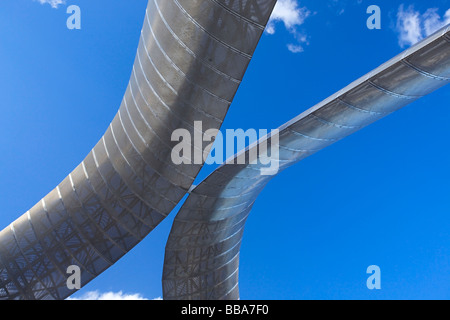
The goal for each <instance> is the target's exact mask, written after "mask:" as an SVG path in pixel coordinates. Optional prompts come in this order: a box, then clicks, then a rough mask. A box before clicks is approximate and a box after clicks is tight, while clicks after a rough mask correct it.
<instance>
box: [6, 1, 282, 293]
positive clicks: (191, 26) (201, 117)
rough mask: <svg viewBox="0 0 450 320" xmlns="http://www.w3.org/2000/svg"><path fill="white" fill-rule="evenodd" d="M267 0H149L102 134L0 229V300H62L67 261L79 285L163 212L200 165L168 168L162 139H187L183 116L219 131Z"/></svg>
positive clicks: (189, 123) (268, 8) (269, 4)
mask: <svg viewBox="0 0 450 320" xmlns="http://www.w3.org/2000/svg"><path fill="white" fill-rule="evenodd" d="M275 2H276V0H240V1H236V0H149V2H148V7H147V10H146V13H145V18H144V23H143V27H142V32H141V36H140V40H139V46H138V49H137V54H136V59H135V62H134V66H133V70H132V72H131V77H130V81H129V84H128V87H127V90H126V93H125V95H124V98H123V101H122V103H121V106H120V109H119V111H118V113H117V115H116V116H115V118H114V120H113V121H112V122H111V124H110V126H109V127H108V129H107V131H106V133H105V135H104V136H103V137H102V139H101V140H100V141H99V142H98V143H97V145H96V146H95V147H94V148H93V150H92V151H91V152H90V153H89V154H88V156H87V157H86V158H85V159H84V161H83V162H82V163H81V164H80V165H79V166H78V167H77V168H75V170H74V171H73V172H72V173H71V174H69V176H67V177H66V178H65V179H64V180H63V181H62V182H61V184H59V185H58V186H57V187H56V188H55V189H54V190H53V191H51V192H50V193H49V194H48V195H47V196H45V197H44V198H43V199H42V200H41V201H39V202H38V203H37V204H36V205H35V206H34V207H33V208H31V209H30V210H29V211H28V212H27V213H25V214H24V215H23V216H21V217H20V218H19V219H17V220H16V221H14V222H13V223H12V224H11V225H10V226H8V227H7V228H5V229H4V230H2V231H1V232H0V299H64V298H66V297H68V296H69V295H71V294H72V293H74V291H73V290H69V289H68V288H67V286H66V281H67V278H68V276H69V275H68V274H66V270H67V267H68V266H71V265H76V266H79V267H80V268H81V284H82V286H83V285H85V284H87V283H88V282H89V281H91V280H92V279H94V278H95V277H97V276H98V275H99V274H101V273H102V272H103V271H104V270H106V269H107V268H108V267H110V266H111V265H113V264H114V263H115V262H116V261H118V260H119V259H120V258H121V257H122V256H123V255H124V254H126V253H127V252H128V251H129V250H131V249H132V248H133V247H134V246H135V245H136V244H138V243H139V242H140V241H141V240H142V239H143V238H144V237H145V236H147V235H148V234H149V233H150V232H151V231H152V230H153V229H154V228H155V227H156V226H157V225H158V224H159V223H160V222H161V221H162V220H163V219H164V218H165V217H166V216H167V215H168V214H169V213H170V212H171V211H172V210H173V208H174V207H175V206H176V204H177V203H178V202H179V201H180V200H181V199H182V198H183V196H184V195H185V194H186V192H187V191H188V190H189V188H190V187H191V185H192V182H193V181H194V179H195V177H196V176H197V174H198V172H199V170H200V169H201V167H202V165H195V164H194V165H174V164H173V163H172V161H171V150H172V148H173V147H174V145H175V142H172V141H171V134H172V132H173V131H174V130H175V129H180V128H181V129H186V130H188V131H189V132H190V133H191V134H194V121H202V122H203V124H204V126H203V127H204V128H205V131H206V129H219V128H220V126H221V124H222V122H223V119H224V117H225V115H226V113H227V111H228V108H229V106H230V104H231V102H232V100H233V98H234V95H235V93H236V91H237V89H238V87H239V85H240V83H241V81H242V78H243V76H244V73H245V71H246V69H247V66H248V64H249V62H250V60H251V58H252V55H253V53H254V50H255V48H256V45H257V43H258V41H259V38H260V36H261V34H262V32H263V30H264V28H265V25H266V24H267V21H268V19H269V16H270V14H271V12H272V10H273V6H274V5H275ZM202 134H203V132H202ZM203 147H206V145H204V146H203Z"/></svg>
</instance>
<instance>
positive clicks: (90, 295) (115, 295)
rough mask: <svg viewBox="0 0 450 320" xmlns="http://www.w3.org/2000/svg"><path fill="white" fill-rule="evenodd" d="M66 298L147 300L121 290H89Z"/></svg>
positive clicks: (137, 294)
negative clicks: (78, 295)
mask: <svg viewBox="0 0 450 320" xmlns="http://www.w3.org/2000/svg"><path fill="white" fill-rule="evenodd" d="M67 300H149V299H147V298H144V297H143V296H142V295H141V294H139V293H132V294H126V293H123V292H122V291H119V292H103V293H101V292H99V291H89V292H87V293H85V294H83V295H82V296H80V297H75V298H68V299H67ZM153 300H161V298H156V299H153Z"/></svg>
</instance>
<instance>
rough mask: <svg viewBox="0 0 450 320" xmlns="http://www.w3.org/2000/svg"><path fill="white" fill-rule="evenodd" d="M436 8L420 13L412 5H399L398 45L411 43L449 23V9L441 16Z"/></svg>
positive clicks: (403, 45) (402, 45)
mask: <svg viewBox="0 0 450 320" xmlns="http://www.w3.org/2000/svg"><path fill="white" fill-rule="evenodd" d="M438 11H439V9H438V8H430V9H427V11H425V13H423V14H421V13H420V12H419V11H416V10H415V9H414V7H413V6H409V7H408V8H406V9H405V6H404V5H403V4H402V5H400V7H399V9H398V13H397V31H398V32H399V45H400V46H401V47H402V48H403V47H405V46H409V45H413V44H415V43H417V42H419V41H420V40H422V39H424V38H426V37H427V36H429V35H431V34H432V33H434V32H435V31H437V30H439V29H440V28H442V27H444V26H445V25H447V24H449V23H450V9H448V10H447V11H446V12H445V14H444V16H443V17H441V16H440V15H439V13H438Z"/></svg>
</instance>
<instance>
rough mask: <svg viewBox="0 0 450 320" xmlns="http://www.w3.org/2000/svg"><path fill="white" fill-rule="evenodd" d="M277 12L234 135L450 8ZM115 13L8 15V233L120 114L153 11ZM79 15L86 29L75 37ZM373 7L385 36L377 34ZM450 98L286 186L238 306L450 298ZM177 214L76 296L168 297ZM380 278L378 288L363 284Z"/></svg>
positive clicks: (273, 204)
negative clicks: (374, 275) (377, 274)
mask: <svg viewBox="0 0 450 320" xmlns="http://www.w3.org/2000/svg"><path fill="white" fill-rule="evenodd" d="M280 1H281V0H280ZM281 2H282V4H280V5H279V7H278V8H277V11H276V12H275V13H274V16H273V17H274V20H272V23H271V24H270V25H269V28H268V29H267V31H268V32H266V33H265V34H264V35H263V37H262V38H261V41H260V44H259V46H258V48H257V50H256V52H255V55H254V58H253V60H252V62H251V64H250V66H249V69H248V71H247V73H246V75H245V78H244V81H243V83H242V85H241V87H240V88H239V91H238V93H237V95H236V97H235V100H234V102H233V104H232V106H231V108H230V111H229V113H228V115H227V117H226V119H225V122H224V125H223V130H225V129H237V128H243V129H249V128H255V129H274V128H277V127H279V126H280V125H281V124H283V123H284V122H286V121H288V120H289V119H291V118H293V117H294V116H296V115H298V114H299V113H301V112H302V111H304V110H306V109H308V108H310V107H312V106H313V105H315V104H316V103H318V102H320V101H321V100H323V99H325V98H326V97H328V96H329V95H331V94H333V93H335V92H336V91H338V90H339V89H341V88H342V87H344V86H346V85H347V84H349V83H350V82H352V81H354V80H356V79H357V78H359V77H361V76H363V75H364V74H366V73H367V72H369V71H371V70H372V69H374V68H376V67H377V66H379V65H380V64H382V63H383V62H385V61H386V60H388V59H390V58H392V57H393V56H395V55H396V54H398V53H400V52H401V51H402V50H404V49H406V48H407V47H408V46H410V45H411V44H412V43H414V42H416V41H418V40H420V39H421V38H423V37H424V36H426V35H427V34H428V33H429V32H431V31H432V29H433V28H436V27H437V26H439V25H442V24H444V23H445V21H450V11H447V10H448V9H449V8H450V1H449V0H440V1H438V0H429V1H410V0H402V1H397V0H390V1H387V0H374V1H366V0H362V1H358V0H354V1H353V0H352V1H350V0H344V1H336V0H321V1H317V0H299V1H294V0H290V1H289V0H283V1H281ZM106 3H107V2H106V1H92V0H91V1H87V0H77V1H71V0H67V1H66V2H63V1H53V2H52V1H45V0H39V1H33V0H2V1H1V2H0V70H1V72H0V96H1V97H2V99H1V101H0V111H1V113H2V117H1V118H0V146H1V148H2V153H3V154H2V157H0V181H1V184H0V199H1V203H2V212H1V213H0V228H1V229H3V228H4V227H6V226H7V225H8V224H9V223H11V222H12V221H13V220H15V219H16V218H17V217H19V216H20V215H21V214H23V213H24V212H26V211H27V210H28V209H29V208H30V207H32V206H33V205H34V204H35V203H36V202H37V201H39V200H40V199H41V198H42V197H43V196H45V195H46V194H47V193H48V192H49V191H50V190H52V189H53V188H54V187H55V186H56V185H57V184H59V182H61V180H62V179H63V178H64V177H65V176H66V175H67V174H69V173H70V172H71V171H72V170H73V169H74V168H75V166H76V165H78V164H79V163H80V162H81V161H82V160H83V159H84V157H85V156H86V154H87V153H88V152H89V151H90V150H91V148H92V147H93V146H94V145H95V143H96V142H97V141H98V140H99V138H100V137H101V136H102V135H103V133H104V131H105V130H106V128H107V126H108V125H109V123H110V121H111V120H112V119H113V117H114V115H115V113H116V112H117V109H118V108H119V105H120V102H121V99H122V96H123V94H124V92H125V88H126V85H127V84H128V80H129V76H130V73H131V68H132V64H133V62H134V57H135V53H136V48H137V44H138V39H139V34H140V29H141V26H142V21H143V17H144V12H145V8H146V5H147V1H146V0H135V1H112V2H108V3H107V4H106ZM71 4H76V5H78V6H79V7H80V8H81V16H82V29H81V30H68V29H67V27H66V19H67V18H68V16H69V15H68V14H67V13H66V8H67V6H68V5H71ZM372 4H376V5H378V6H379V7H380V8H381V16H382V28H381V30H369V29H368V28H367V27H366V20H367V18H368V17H369V15H368V14H367V13H366V9H367V7H368V6H369V5H372ZM449 101H450V88H449V87H448V86H447V87H445V88H442V89H440V90H439V91H437V92H435V93H433V94H431V95H429V96H427V97H425V98H424V99H422V100H419V101H418V102H415V103H413V104H412V105H410V106H408V107H406V108H404V109H402V110H400V111H398V112H397V113H394V114H393V115H391V116H389V117H387V118H385V119H383V120H381V121H379V122H377V123H375V124H373V125H371V126H369V127H367V128H365V129H363V130H362V131H360V132H357V133H356V134H354V135H352V136H350V137H348V138H346V139H345V140H343V141H341V142H338V143H336V144H334V145H332V146H330V147H328V148H327V149H324V150H322V151H321V152H319V153H317V154H315V155H313V156H311V157H310V158H308V159H306V160H304V161H302V162H301V163H299V164H297V165H296V166H294V167H292V168H290V169H288V170H286V171H285V172H283V173H281V174H280V175H279V176H277V177H276V178H275V179H274V180H273V181H272V182H271V183H270V184H269V185H268V186H267V188H266V189H265V190H264V191H263V193H262V194H261V195H260V197H259V199H258V200H257V202H256V204H255V206H254V208H253V211H252V213H251V215H250V218H249V220H248V222H247V225H246V229H245V234H244V240H243V244H242V249H241V265H240V291H241V298H242V299H450V231H449V230H450V219H449V212H450V196H449V194H450V166H449V163H450V148H448V146H449V145H450V144H449V142H448V141H449V138H450V133H449V132H448V123H449V122H450V110H449V109H448V105H449ZM214 168H215V167H214V166H207V167H205V168H204V170H202V172H201V174H200V175H199V177H198V181H201V180H202V179H203V178H204V177H205V176H206V175H207V174H208V173H209V172H211V171H212V170H213V169H214ZM175 213H176V210H174V212H172V214H171V215H170V216H169V217H168V218H167V219H166V220H165V221H164V222H163V223H161V224H160V225H159V226H158V227H157V228H156V229H155V230H154V231H153V232H152V233H151V234H150V235H149V236H148V237H147V238H146V239H145V240H144V241H142V242H141V243H140V244H139V245H138V246H137V247H136V248H135V249H134V250H133V251H132V252H130V253H129V254H127V255H126V256H125V257H124V258H123V259H122V260H120V261H119V262H118V263H117V264H116V265H114V266H113V267H111V268H110V269H108V270H107V271H106V272H105V273H103V274H102V275H100V276H99V277H98V278H97V279H95V280H94V281H92V282H91V283H89V284H88V285H87V286H86V287H84V288H83V289H82V290H81V291H80V292H78V293H77V294H76V295H75V297H81V298H83V297H87V296H88V297H89V298H99V296H101V295H102V294H103V293H109V297H111V296H112V295H114V294H115V295H116V296H119V297H120V298H123V297H124V296H127V295H131V297H132V298H136V297H144V298H148V299H153V298H157V297H160V296H161V295H162V292H161V275H162V265H163V257H164V246H165V243H166V240H167V236H168V233H169V231H170V227H171V222H172V220H173V218H174V216H175ZM370 265H378V266H379V267H380V268H381V286H382V287H381V290H368V289H367V287H366V280H367V278H368V276H369V275H368V274H366V269H367V267H368V266H370ZM92 292H97V293H92ZM120 292H122V295H118V294H117V293H120Z"/></svg>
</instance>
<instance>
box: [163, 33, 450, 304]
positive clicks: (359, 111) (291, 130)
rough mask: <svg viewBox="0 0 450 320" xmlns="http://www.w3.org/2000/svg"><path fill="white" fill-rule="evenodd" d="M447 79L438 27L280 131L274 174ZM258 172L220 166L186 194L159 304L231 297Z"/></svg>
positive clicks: (446, 41) (445, 37)
mask: <svg viewBox="0 0 450 320" xmlns="http://www.w3.org/2000/svg"><path fill="white" fill-rule="evenodd" d="M449 82H450V27H446V28H444V29H442V30H440V31H438V32H437V33H435V34H434V35H432V36H430V37H429V38H427V39H425V40H424V41H422V42H421V43H419V44H417V45H415V46H414V47H412V48H410V49H408V50H406V51H405V52H404V53H402V54H401V55H399V56H397V57H395V58H393V59H392V60H390V61H388V62H387V63H385V64H383V65H382V66H380V67H379V68H377V69H375V70H374V71H372V72H370V73H369V74H367V75H366V76H364V77H362V78H361V79H359V80H357V81H355V82H354V83H352V84H350V85H349V86H348V87H346V88H344V89H343V90H341V91H339V92H338V93H336V94H334V95H333V96H331V97H329V98H328V99H326V100H324V101H323V102H321V103H319V104H318V105H316V106H314V107H313V108H311V109H309V110H307V111H305V112H303V113H302V114H300V115H299V116H298V117H296V118H294V119H293V120H291V121H289V122H288V123H286V124H284V125H283V126H281V127H280V128H279V136H278V139H279V144H278V147H279V166H280V171H282V170H284V169H286V168H288V167H289V166H291V165H293V164H295V163H297V162H299V161H301V160H302V159H304V158H306V157H308V156H310V155H312V154H314V153H315V152H317V151H319V150H321V149H323V148H325V147H327V146H329V145H331V144H333V143H334V142H336V141H338V140H340V139H342V138H344V137H346V136H348V135H350V134H352V133H354V132H356V131H358V130H359V129H361V128H363V127H365V126H367V125H369V124H371V123H373V122H374V121H377V120H379V119H381V118H383V117H385V116H386V115H388V114H390V113H392V112H394V111H396V110H398V109H400V108H402V107H404V106H406V105H408V104H409V103H411V102H413V101H415V100H417V99H419V98H420V97H423V96H425V95H427V94H429V93H431V92H432V91H434V90H436V89H438V88H440V87H442V86H444V85H446V84H448V83H449ZM446 103H447V104H448V102H446ZM273 138H274V136H271V135H268V136H267V137H264V138H262V139H261V140H260V142H259V144H258V143H255V144H253V145H251V146H249V147H248V148H247V149H246V150H244V151H242V152H241V153H240V154H243V153H244V154H245V155H246V157H247V158H248V157H249V154H250V153H251V152H252V151H253V150H255V148H258V147H259V146H261V145H262V144H269V145H270V142H271V141H273V142H275V141H277V140H276V139H273ZM238 155H239V154H238ZM238 155H236V156H235V157H234V158H235V159H236V158H237V157H238ZM246 163H249V162H246ZM264 167H265V166H264V165H261V164H260V162H259V161H258V163H257V164H252V165H237V164H225V165H222V166H221V167H219V168H218V169H217V170H216V171H214V172H213V173H212V174H211V175H210V176H209V177H207V178H206V179H205V180H204V181H203V182H202V183H201V184H200V185H198V186H197V187H196V188H195V189H194V190H193V191H192V192H191V194H190V195H189V197H188V199H187V200H186V202H185V203H184V205H183V207H182V208H181V210H180V211H179V213H178V214H177V216H176V218H175V221H174V224H173V226H172V230H171V232H170V236H169V240H168V242H167V245H166V253H165V259H164V271H163V294H164V296H163V298H164V299H238V298H239V288H238V272H239V252H240V244H241V241H242V236H243V231H244V226H245V222H246V219H247V217H248V214H249V212H250V211H251V208H252V206H253V204H254V202H255V200H256V198H257V197H258V195H259V193H260V192H261V191H262V189H263V188H264V187H265V186H266V184H267V183H268V182H269V181H270V180H271V179H272V178H273V176H263V175H261V170H262V169H263V168H264Z"/></svg>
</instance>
